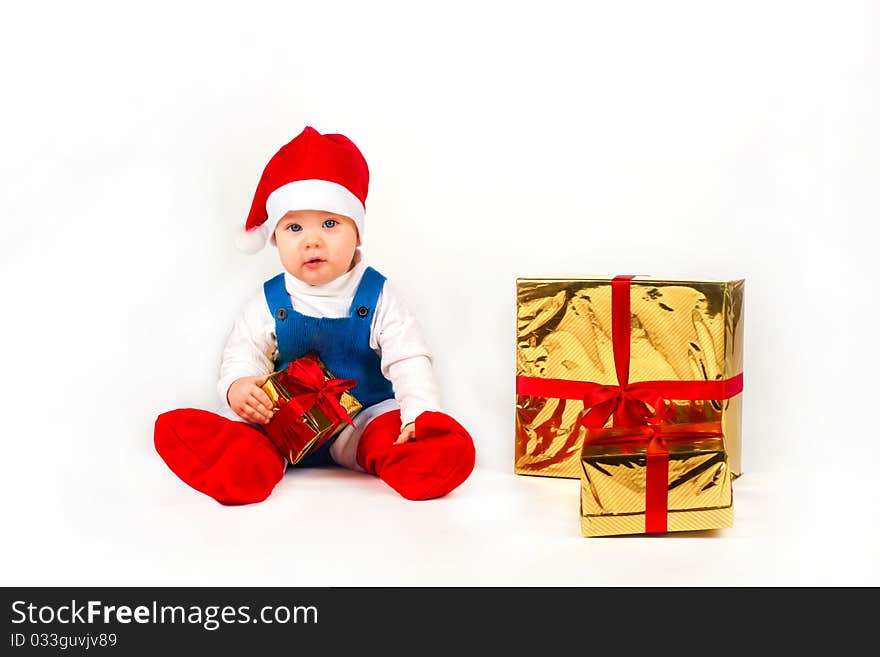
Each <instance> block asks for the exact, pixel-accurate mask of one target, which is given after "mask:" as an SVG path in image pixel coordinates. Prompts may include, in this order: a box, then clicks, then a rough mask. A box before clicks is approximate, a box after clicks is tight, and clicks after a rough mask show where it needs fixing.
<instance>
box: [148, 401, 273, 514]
mask: <svg viewBox="0 0 880 657" xmlns="http://www.w3.org/2000/svg"><path fill="white" fill-rule="evenodd" d="M153 441H154V444H155V446H156V451H157V452H159V455H160V456H161V457H162V459H163V460H164V461H165V463H166V464H167V465H168V467H169V468H171V470H172V472H174V474H176V475H177V476H178V477H180V478H181V479H182V480H183V482H184V483H186V484H188V485H190V486H192V487H193V488H195V489H196V490H197V491H199V492H202V493H204V494H205V495H208V496H210V497H213V498H214V499H215V500H217V501H218V502H220V503H221V504H251V503H253V502H260V501H262V500H264V499H266V498H267V497H268V496H269V493H271V492H272V489H273V488H274V487H275V484H277V483H278V482H279V481H280V480H281V476H282V475H283V474H284V459H282V458H281V455H280V454H279V453H278V450H277V449H276V448H275V447H274V446H273V445H272V443H271V442H269V439H268V438H266V436H264V435H263V434H262V433H260V431H258V430H257V429H255V428H254V427H252V426H250V425H248V424H245V423H243V422H234V421H232V420H228V419H226V418H224V417H220V416H219V415H217V414H215V413H210V412H208V411H202V410H198V409H194V408H181V409H177V410H174V411H168V412H167V413H163V414H162V415H160V416H159V417H158V418H156V426H155V430H154V432H153Z"/></svg>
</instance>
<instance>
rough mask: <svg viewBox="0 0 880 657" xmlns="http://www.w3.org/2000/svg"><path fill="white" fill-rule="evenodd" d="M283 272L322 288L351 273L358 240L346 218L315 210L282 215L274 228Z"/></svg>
mask: <svg viewBox="0 0 880 657" xmlns="http://www.w3.org/2000/svg"><path fill="white" fill-rule="evenodd" d="M275 242H276V244H277V245H278V255H279V256H280V257H281V263H282V264H283V265H284V268H285V269H286V270H287V271H288V272H289V273H290V274H291V275H293V276H295V277H296V278H298V279H299V280H301V281H303V282H305V283H308V284H309V285H323V284H325V283H329V282H330V281H332V280H334V279H336V278H339V277H340V276H342V275H343V274H344V273H345V272H347V271H348V270H350V269H351V265H352V262H353V261H354V252H355V249H356V248H357V246H358V244H359V243H360V240H359V239H358V232H357V227H356V226H355V224H354V221H352V220H351V219H350V218H349V217H346V216H344V215H341V214H334V213H332V212H322V211H319V210H296V211H292V212H288V213H287V214H285V215H284V216H283V217H282V218H281V219H280V220H279V221H278V224H277V225H276V226H275Z"/></svg>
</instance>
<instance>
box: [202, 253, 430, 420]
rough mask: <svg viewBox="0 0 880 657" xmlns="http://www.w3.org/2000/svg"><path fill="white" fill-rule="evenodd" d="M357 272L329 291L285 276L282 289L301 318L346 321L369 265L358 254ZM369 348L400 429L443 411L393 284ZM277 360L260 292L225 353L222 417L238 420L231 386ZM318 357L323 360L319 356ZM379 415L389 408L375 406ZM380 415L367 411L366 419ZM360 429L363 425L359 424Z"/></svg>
mask: <svg viewBox="0 0 880 657" xmlns="http://www.w3.org/2000/svg"><path fill="white" fill-rule="evenodd" d="M355 258H356V261H355V262H356V264H355V266H354V267H353V268H352V269H351V270H350V271H349V272H347V273H345V274H343V275H342V276H340V277H339V278H337V279H335V280H333V281H331V282H330V283H327V284H325V285H309V284H308V283H304V282H303V281H301V280H299V279H297V278H295V277H294V276H291V275H290V274H289V273H287V272H285V273H284V284H285V287H286V289H287V293H288V294H289V295H290V299H291V304H292V305H293V307H294V308H295V309H296V311H297V312H299V313H302V314H303V315H309V316H311V317H346V316H348V310H349V306H350V305H351V302H352V299H353V298H354V295H355V293H356V292H357V288H358V285H359V284H360V281H361V277H362V276H363V273H364V270H365V269H366V267H367V265H366V263H365V262H364V261H363V259H362V258H361V257H360V251H358V252H357V254H356V256H355ZM370 348H371V349H373V351H375V352H376V353H377V354H378V355H379V357H380V360H381V369H382V374H383V375H384V376H385V378H387V379H388V380H389V381H391V385H392V387H393V389H394V398H395V400H396V402H397V405H398V406H399V407H400V417H401V424H402V425H405V424H409V423H410V422H414V421H415V419H416V418H417V417H418V416H419V415H420V414H421V413H422V412H423V411H442V410H443V409H442V408H441V406H440V398H439V390H438V388H437V384H436V381H435V378H434V370H433V365H432V362H431V358H432V356H431V353H430V351H429V349H428V347H427V345H426V344H425V341H424V339H423V337H422V333H421V329H420V328H419V325H418V322H417V321H416V318H415V317H414V316H413V315H412V313H411V312H410V311H409V309H408V308H407V307H406V305H405V304H404V302H403V300H402V299H401V298H400V296H399V295H398V294H397V292H396V291H395V289H394V287H393V285H391V284H390V283H389V281H387V280H386V281H385V285H384V286H383V288H382V292H381V294H380V295H379V300H378V302H377V304H376V311H375V313H374V314H373V321H372V324H371V326H370ZM277 354H278V346H277V340H276V337H275V318H274V316H273V315H272V313H271V311H270V310H269V306H268V304H267V302H266V297H265V295H264V293H263V290H262V286H261V287H260V292H259V294H257V295H256V296H255V297H254V298H253V299H252V300H251V301H250V302H249V303H248V304H247V305H246V306H245V308H244V310H243V311H242V313H241V314H240V315H239V317H238V318H237V319H236V320H235V323H234V325H233V327H232V332H231V333H230V335H229V339H228V340H227V342H226V347H225V348H224V350H223V360H222V363H221V366H220V380H219V381H218V383H217V391H218V393H219V394H220V399H221V404H222V406H223V408H222V411H221V412H222V414H223V415H225V416H226V417H230V418H235V419H238V417H237V416H236V415H235V413H234V412H233V411H232V410H231V409H230V408H229V404H228V401H227V398H226V393H227V392H228V391H229V386H231V385H232V383H233V382H234V381H235V380H236V379H239V378H241V377H244V376H266V375H269V374H271V373H272V371H273V365H274V361H275V359H276V357H277ZM319 355H320V354H319ZM379 406H382V409H381V410H385V409H387V408H388V404H387V403H386V402H381V403H380V404H376V407H379ZM377 410H380V409H378V408H377V409H374V411H373V412H372V413H371V412H369V411H370V409H363V410H362V411H361V415H363V416H364V418H369V417H372V416H375V412H376V411H377ZM355 423H356V424H360V423H359V422H357V419H356V420H355Z"/></svg>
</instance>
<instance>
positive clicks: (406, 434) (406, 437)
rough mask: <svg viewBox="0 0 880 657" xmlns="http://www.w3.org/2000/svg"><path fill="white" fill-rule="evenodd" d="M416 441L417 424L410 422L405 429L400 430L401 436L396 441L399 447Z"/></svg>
mask: <svg viewBox="0 0 880 657" xmlns="http://www.w3.org/2000/svg"><path fill="white" fill-rule="evenodd" d="M415 439H416V423H415V422H410V423H409V424H407V425H406V426H405V427H403V429H401V430H400V435H399V436H398V437H397V440H395V441H394V444H395V445H399V444H401V443H405V442H407V441H410V440H415Z"/></svg>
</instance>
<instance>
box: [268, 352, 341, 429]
mask: <svg viewBox="0 0 880 657" xmlns="http://www.w3.org/2000/svg"><path fill="white" fill-rule="evenodd" d="M356 385H357V381H355V380H353V379H327V378H325V377H324V371H323V370H322V369H321V366H320V365H318V363H317V362H316V361H315V360H313V359H312V358H309V357H307V356H303V357H302V358H297V359H296V360H295V361H293V362H291V363H290V365H288V366H287V371H286V372H285V379H284V387H285V388H286V389H287V391H288V392H289V393H290V401H288V402H287V403H288V404H290V405H291V407H292V408H293V409H294V410H295V411H296V412H297V414H299V415H302V414H303V413H306V412H308V411H309V410H310V409H311V408H312V407H313V406H315V405H317V406H318V408H320V409H321V410H322V411H323V412H324V414H325V415H326V416H327V417H328V418H330V419H331V420H333V421H334V422H345V423H346V424H350V425H351V426H354V422H352V419H351V416H350V415H349V414H348V411H346V410H345V408H344V407H343V406H342V404H341V403H340V401H339V400H340V399H341V397H342V393H344V392H345V391H346V390H350V389H351V388H354V387H355V386H356Z"/></svg>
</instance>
